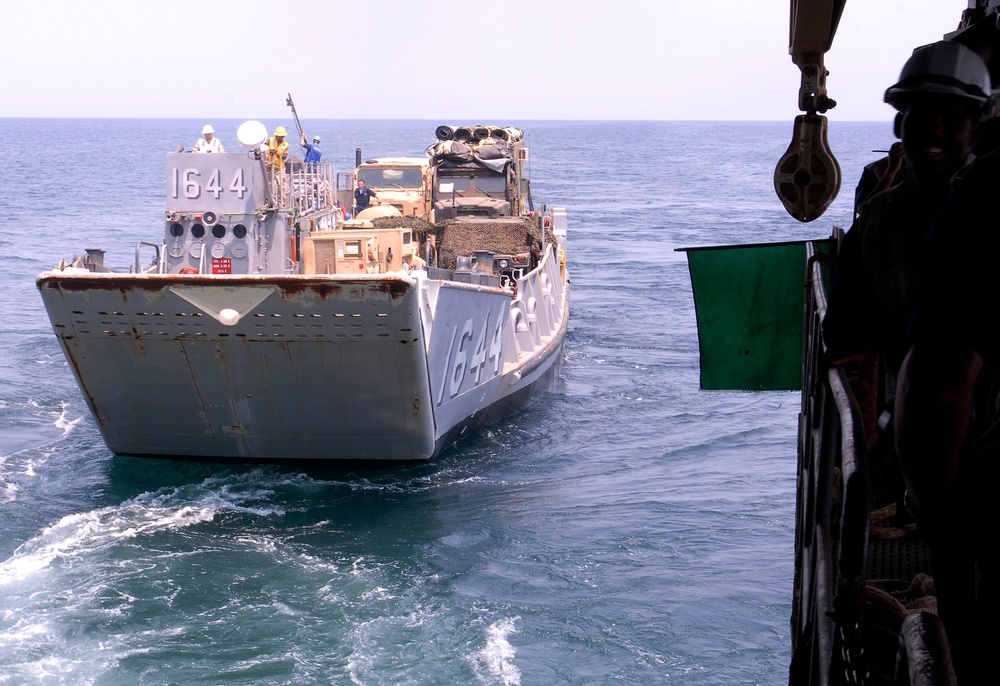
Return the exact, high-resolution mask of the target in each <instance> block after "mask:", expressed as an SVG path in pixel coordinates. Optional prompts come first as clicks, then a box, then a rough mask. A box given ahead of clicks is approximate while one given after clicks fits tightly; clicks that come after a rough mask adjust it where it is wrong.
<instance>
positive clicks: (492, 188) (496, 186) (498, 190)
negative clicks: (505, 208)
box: [438, 174, 507, 198]
mask: <svg viewBox="0 0 1000 686" xmlns="http://www.w3.org/2000/svg"><path fill="white" fill-rule="evenodd" d="M438 182H439V184H441V183H453V184H455V192H456V193H458V194H463V193H464V192H465V191H468V190H469V189H470V188H472V187H473V186H475V189H476V193H477V194H482V195H488V196H490V197H493V198H504V197H505V195H506V185H507V182H506V179H505V177H504V176H502V175H499V174H498V175H490V176H480V175H478V174H466V175H461V176H459V175H454V176H453V175H451V174H448V175H440V176H439V177H438ZM439 188H440V185H439ZM464 194H465V195H468V193H464ZM445 195H447V194H445Z"/></svg>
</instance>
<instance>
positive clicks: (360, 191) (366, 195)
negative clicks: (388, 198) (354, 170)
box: [354, 179, 378, 217]
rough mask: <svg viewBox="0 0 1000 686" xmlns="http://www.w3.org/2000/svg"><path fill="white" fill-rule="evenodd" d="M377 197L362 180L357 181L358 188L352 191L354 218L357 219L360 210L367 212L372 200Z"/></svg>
mask: <svg viewBox="0 0 1000 686" xmlns="http://www.w3.org/2000/svg"><path fill="white" fill-rule="evenodd" d="M377 197H378V196H377V195H375V193H374V192H373V191H372V189H371V188H368V187H367V186H366V185H365V180H364V179H358V187H357V188H355V189H354V216H355V217H357V216H358V212H360V211H361V210H367V209H368V205H369V204H371V201H372V198H377Z"/></svg>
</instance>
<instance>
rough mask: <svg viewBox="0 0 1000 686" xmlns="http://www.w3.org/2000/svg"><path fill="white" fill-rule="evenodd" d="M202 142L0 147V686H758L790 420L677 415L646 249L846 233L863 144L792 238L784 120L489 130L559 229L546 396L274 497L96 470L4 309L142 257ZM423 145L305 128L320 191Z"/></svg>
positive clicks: (69, 390) (134, 127) (777, 655)
mask: <svg viewBox="0 0 1000 686" xmlns="http://www.w3.org/2000/svg"><path fill="white" fill-rule="evenodd" d="M204 123H205V122H201V121H191V120H167V119H163V120H79V119H50V120H43V119H21V120H17V119H8V120H4V121H3V126H2V127H0V150H2V151H3V152H2V153H0V154H2V155H3V157H2V164H0V513H2V526H0V684H3V685H6V684H74V685H76V684H97V685H111V684H122V685H126V684H128V685H133V684H366V685H372V686H374V685H377V684H421V685H423V684H497V685H503V686H516V685H519V684H524V685H528V684H783V683H786V682H787V669H788V661H789V656H790V645H789V640H790V639H789V631H788V626H789V614H790V610H791V593H792V564H793V536H794V532H793V526H794V506H795V493H794V489H795V459H796V458H795V446H796V426H797V413H798V405H799V398H798V395H797V394H795V393H759V394H747V393H725V392H703V391H700V390H699V388H698V345H697V330H696V326H695V317H694V307H693V302H692V296H691V288H690V285H689V282H688V273H687V264H686V259H685V257H684V255H683V253H678V252H675V248H678V247H687V246H702V245H723V244H730V243H751V242H762V241H782V240H796V239H803V238H822V237H825V236H827V235H829V232H830V229H831V227H832V226H833V225H835V224H836V225H840V226H843V227H845V228H846V227H847V226H849V224H850V220H851V201H852V197H853V187H854V183H855V182H856V179H857V178H858V175H859V174H860V170H861V167H862V166H863V165H864V164H865V163H867V162H869V161H871V160H873V159H875V158H877V157H879V156H880V155H879V154H878V153H875V152H873V150H876V149H882V150H884V149H887V148H888V146H889V145H890V143H891V142H892V137H891V135H892V134H891V128H890V125H889V124H887V123H854V124H852V123H838V122H834V123H833V124H832V125H831V132H830V142H831V146H832V147H833V148H834V150H835V151H836V153H837V155H838V157H839V159H840V162H841V166H842V168H843V170H844V178H845V183H844V186H845V189H844V190H843V191H842V192H841V197H840V198H838V200H837V202H836V203H835V204H834V206H833V207H832V208H831V210H830V211H829V212H828V213H827V215H826V216H825V217H824V218H822V219H820V220H819V221H818V222H815V223H814V224H811V225H804V224H800V223H799V222H797V221H795V220H794V219H791V218H790V217H788V216H787V215H786V214H785V212H784V210H783V208H782V207H781V205H780V203H779V202H778V200H777V199H776V197H775V196H774V192H773V190H772V182H771V178H772V172H773V168H774V164H775V162H776V161H777V159H778V157H779V156H780V155H781V154H782V153H783V152H784V150H785V148H786V146H787V144H788V141H789V140H790V138H791V123H790V122H789V123H724V122H554V121H543V122H497V123H499V124H502V125H505V124H514V125H517V126H520V127H521V128H523V129H524V130H525V132H526V133H527V135H528V143H529V146H530V150H531V163H530V164H531V167H530V169H531V176H532V189H533V193H534V197H535V200H536V203H539V204H549V205H556V206H564V207H566V208H567V210H568V214H569V221H570V231H569V268H570V270H571V273H572V281H573V285H572V296H571V298H572V302H571V322H570V327H569V334H568V338H567V342H566V352H565V357H564V362H563V365H562V368H561V372H560V377H559V379H558V381H557V383H556V385H555V387H554V388H553V390H552V392H551V393H549V394H548V395H546V396H544V397H543V398H541V399H540V400H539V401H538V402H536V403H535V404H533V405H531V406H529V407H528V408H527V409H526V410H525V411H523V412H522V413H520V414H519V415H518V416H516V417H513V418H510V419H508V420H506V421H503V422H501V423H499V424H497V425H495V426H493V427H492V428H490V429H489V430H485V431H482V432H480V433H477V434H475V435H473V436H471V437H469V438H466V439H465V440H463V441H462V442H460V443H459V444H457V445H456V446H454V447H452V448H451V449H449V450H447V451H446V452H445V453H444V454H443V455H442V456H441V457H440V458H439V459H437V460H436V461H434V462H432V463H429V464H418V465H411V466H395V467H372V468H364V469H360V468H351V469H346V468H334V467H330V468H323V469H303V468H283V467H261V466H240V465H219V464H194V463H187V462H174V461H167V460H148V459H147V460H143V459H136V458H126V457H118V456H115V455H113V454H111V453H110V452H109V451H108V450H107V448H106V447H105V446H104V443H103V441H102V440H101V437H100V434H99V432H98V430H97V427H96V425H95V423H94V421H93V419H92V418H91V417H90V415H89V413H88V410H87V408H86V406H85V404H84V402H83V399H82V397H81V394H80V392H79V390H78V389H77V386H76V384H75V382H74V380H73V376H72V373H71V371H70V369H69V368H68V366H67V364H66V362H65V360H64V359H63V356H62V354H61V351H60V349H59V346H58V344H57V342H56V339H55V337H54V335H53V334H52V332H51V330H50V327H49V323H48V319H47V317H46V315H45V312H44V310H43V309H42V305H41V301H40V298H39V296H38V294H37V291H36V289H35V286H34V279H35V277H36V276H37V275H38V274H39V273H40V272H42V271H44V270H46V269H48V268H50V267H52V266H53V265H54V264H55V263H56V262H58V260H59V259H60V258H69V257H70V256H71V255H72V254H73V253H79V252H82V249H83V248H86V247H103V248H106V249H107V250H108V256H107V260H108V262H109V264H111V265H112V266H117V265H127V264H128V263H129V262H130V261H131V260H132V258H133V251H134V246H135V243H136V242H137V241H139V240H159V239H160V237H161V236H162V210H163V191H164V184H165V178H164V177H165V173H164V160H163V153H165V152H167V151H169V150H172V149H173V148H174V147H175V146H176V145H177V144H184V145H186V146H187V147H190V146H191V145H192V144H193V143H194V142H195V141H196V140H197V138H198V135H199V132H200V130H201V126H202V124H204ZM212 123H213V124H214V126H215V128H216V131H217V132H218V133H219V137H220V138H221V139H222V142H223V143H224V144H225V145H227V146H228V147H230V148H233V149H235V148H236V145H235V130H236V127H237V126H238V124H239V123H240V122H238V121H218V120H217V121H213V122H212ZM265 123H266V124H267V125H268V127H269V128H273V126H275V125H276V124H279V123H280V124H284V125H286V126H290V125H291V124H292V122H291V121H280V122H279V121H266V122H265ZM441 123H451V122H441V121H438V122H435V121H390V120H386V121H345V120H329V121H306V122H305V124H306V126H307V132H308V133H309V134H310V135H311V134H312V133H320V134H322V136H323V140H324V141H325V144H324V146H323V148H324V151H325V155H326V158H327V159H332V160H333V161H335V162H336V163H337V166H338V168H339V169H341V170H347V169H349V168H351V167H352V166H353V159H354V149H355V147H356V146H360V147H361V148H362V150H363V154H364V156H365V157H366V158H367V157H372V156H378V155H389V154H391V155H418V154H420V153H421V152H422V151H423V149H424V148H425V147H426V146H427V145H428V144H430V143H431V142H432V141H433V131H434V128H435V126H436V125H438V124H441ZM459 123H463V122H459ZM719 278H720V279H725V278H726V276H725V274H720V275H719Z"/></svg>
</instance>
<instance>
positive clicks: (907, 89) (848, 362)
mask: <svg viewBox="0 0 1000 686" xmlns="http://www.w3.org/2000/svg"><path fill="white" fill-rule="evenodd" d="M989 94H990V76H989V70H988V69H987V67H986V64H985V63H984V62H983V61H982V59H981V58H980V57H979V56H978V55H976V54H975V53H974V52H972V51H971V50H969V49H968V48H966V47H965V46H963V45H961V44H959V43H956V42H953V41H940V42H938V43H933V44H931V45H927V46H924V47H922V48H918V49H917V50H916V51H914V53H913V55H912V56H911V57H910V59H909V60H907V62H906V64H905V65H904V67H903V70H902V73H901V74H900V80H899V82H898V83H896V84H895V85H893V86H890V87H889V89H888V90H887V91H886V93H885V101H886V102H887V103H889V104H890V105H892V106H893V107H895V108H896V109H897V110H898V111H899V113H898V114H897V115H896V123H895V130H896V133H897V135H899V136H900V138H901V139H902V149H903V157H904V160H905V170H903V171H905V177H906V178H905V180H903V181H902V182H900V183H898V184H896V185H895V186H892V187H891V188H890V189H889V190H887V191H883V192H882V193H879V194H877V195H875V196H874V197H872V198H871V199H869V200H868V201H867V202H866V203H864V204H863V205H862V207H861V211H860V215H859V217H858V219H857V221H855V223H854V226H852V227H851V230H850V231H848V232H847V236H846V237H845V239H844V243H843V246H841V249H840V254H839V256H838V258H837V267H836V270H835V271H834V277H833V283H832V286H831V290H830V298H829V305H828V308H827V314H826V318H825V319H824V321H823V335H824V339H825V341H826V343H827V352H828V359H829V361H830V363H832V364H836V365H842V366H843V367H844V369H845V371H846V372H847V374H848V377H849V378H851V379H852V385H854V388H855V394H856V395H857V397H858V400H859V402H860V403H861V406H862V411H863V414H864V417H865V433H866V436H867V439H868V443H869V445H871V443H872V442H873V441H874V439H875V434H876V431H875V425H876V419H878V418H879V416H880V413H882V411H883V410H885V409H888V411H889V412H891V410H892V403H893V399H894V396H895V385H896V384H895V382H896V374H897V373H898V371H899V367H900V364H901V363H902V361H903V356H904V355H905V354H906V347H905V344H904V339H905V336H906V331H907V327H908V326H909V323H910V315H911V314H912V312H913V300H914V295H915V290H916V284H917V278H918V274H919V272H920V265H921V254H922V249H923V245H924V240H925V238H926V236H927V232H928V230H929V229H930V225H931V221H932V220H933V219H934V216H935V215H936V214H937V211H938V209H940V207H941V205H942V203H943V202H944V199H945V197H946V196H947V195H948V190H949V188H950V183H951V178H952V176H953V175H954V174H955V173H956V172H957V171H959V170H960V169H962V167H964V166H965V165H966V164H968V163H969V162H970V161H971V159H972V156H971V154H970V152H971V148H972V145H973V144H974V142H975V133H976V125H977V122H978V120H979V119H980V117H982V115H983V113H984V111H985V106H986V103H987V102H988V101H989ZM876 370H877V372H876ZM876 378H877V379H878V383H876Z"/></svg>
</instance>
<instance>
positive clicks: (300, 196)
mask: <svg viewBox="0 0 1000 686" xmlns="http://www.w3.org/2000/svg"><path fill="white" fill-rule="evenodd" d="M268 173H269V181H270V183H271V184H272V185H273V187H274V189H275V197H276V198H277V199H278V204H279V206H280V207H281V208H283V209H291V210H294V212H295V213H296V215H298V216H308V215H311V214H324V213H329V212H330V211H332V210H333V208H334V207H335V206H336V204H337V203H336V200H337V198H336V189H335V186H334V169H333V165H332V164H328V163H326V162H315V163H307V162H289V163H288V165H287V167H286V168H285V172H284V173H283V174H277V173H275V171H274V169H271V168H269V169H268Z"/></svg>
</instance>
